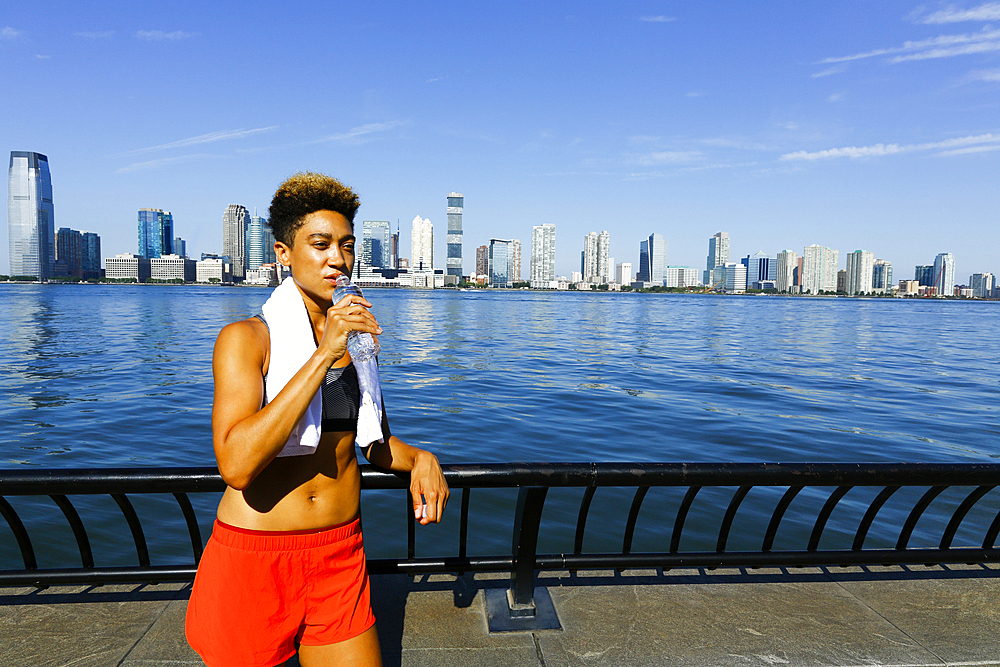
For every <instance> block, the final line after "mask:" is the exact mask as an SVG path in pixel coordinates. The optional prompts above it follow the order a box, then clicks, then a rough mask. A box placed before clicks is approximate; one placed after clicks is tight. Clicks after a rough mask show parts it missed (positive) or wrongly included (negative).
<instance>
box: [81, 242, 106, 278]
mask: <svg viewBox="0 0 1000 667" xmlns="http://www.w3.org/2000/svg"><path fill="white" fill-rule="evenodd" d="M80 255H81V256H82V261H83V277H84V278H100V277H101V237H100V236H98V235H97V234H95V233H94V232H83V234H82V239H81V241H80Z"/></svg>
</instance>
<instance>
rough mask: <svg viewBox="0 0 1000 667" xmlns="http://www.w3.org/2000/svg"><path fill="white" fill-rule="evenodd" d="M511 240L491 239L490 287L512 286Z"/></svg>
mask: <svg viewBox="0 0 1000 667" xmlns="http://www.w3.org/2000/svg"><path fill="white" fill-rule="evenodd" d="M509 245H510V241H507V240H505V239H490V252H489V262H490V267H489V275H490V287H510V285H511V280H510V247H509Z"/></svg>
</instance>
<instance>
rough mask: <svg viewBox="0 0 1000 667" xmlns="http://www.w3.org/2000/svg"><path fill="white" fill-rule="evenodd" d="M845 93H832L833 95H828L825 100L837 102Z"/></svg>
mask: <svg viewBox="0 0 1000 667" xmlns="http://www.w3.org/2000/svg"><path fill="white" fill-rule="evenodd" d="M845 95H846V93H834V94H833V95H830V97H828V98H826V101H827V102H839V101H841V100H842V99H844V97H845Z"/></svg>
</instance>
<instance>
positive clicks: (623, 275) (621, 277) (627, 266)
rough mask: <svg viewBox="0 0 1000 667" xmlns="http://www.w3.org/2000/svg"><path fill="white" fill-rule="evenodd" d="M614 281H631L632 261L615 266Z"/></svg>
mask: <svg viewBox="0 0 1000 667" xmlns="http://www.w3.org/2000/svg"><path fill="white" fill-rule="evenodd" d="M615 282H616V283H618V284H619V285H628V284H629V283H631V282H632V262H622V263H621V264H618V265H617V266H615Z"/></svg>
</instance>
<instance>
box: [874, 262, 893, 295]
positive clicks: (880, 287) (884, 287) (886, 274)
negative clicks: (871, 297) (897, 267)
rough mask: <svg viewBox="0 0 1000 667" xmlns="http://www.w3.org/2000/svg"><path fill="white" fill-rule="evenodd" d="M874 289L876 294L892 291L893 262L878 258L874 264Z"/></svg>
mask: <svg viewBox="0 0 1000 667" xmlns="http://www.w3.org/2000/svg"><path fill="white" fill-rule="evenodd" d="M872 289H873V290H874V292H875V293H876V294H885V293H886V292H891V291H892V262H890V261H889V260H886V259H876V260H875V264H874V265H873V266H872Z"/></svg>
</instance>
